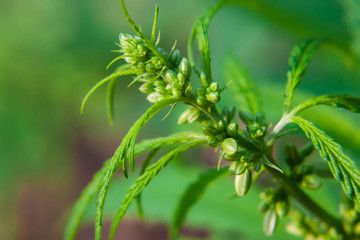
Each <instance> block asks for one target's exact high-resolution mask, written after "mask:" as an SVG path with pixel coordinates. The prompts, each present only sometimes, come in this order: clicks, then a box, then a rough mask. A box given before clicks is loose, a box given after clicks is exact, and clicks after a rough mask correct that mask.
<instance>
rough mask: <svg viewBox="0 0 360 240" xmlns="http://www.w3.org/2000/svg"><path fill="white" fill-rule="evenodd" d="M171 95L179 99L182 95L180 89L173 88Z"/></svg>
mask: <svg viewBox="0 0 360 240" xmlns="http://www.w3.org/2000/svg"><path fill="white" fill-rule="evenodd" d="M172 95H173V96H175V97H181V96H182V95H183V94H182V91H181V90H180V89H178V88H173V90H172Z"/></svg>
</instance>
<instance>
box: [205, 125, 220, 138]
mask: <svg viewBox="0 0 360 240" xmlns="http://www.w3.org/2000/svg"><path fill="white" fill-rule="evenodd" d="M202 129H203V131H204V133H205V135H207V136H214V135H215V134H216V133H217V130H216V128H215V127H214V126H213V125H211V124H205V125H203V127H202Z"/></svg>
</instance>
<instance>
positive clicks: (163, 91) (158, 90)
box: [155, 86, 167, 96]
mask: <svg viewBox="0 0 360 240" xmlns="http://www.w3.org/2000/svg"><path fill="white" fill-rule="evenodd" d="M155 91H156V92H158V93H160V94H161V95H165V96H166V95H167V91H166V89H165V87H160V86H159V87H155Z"/></svg>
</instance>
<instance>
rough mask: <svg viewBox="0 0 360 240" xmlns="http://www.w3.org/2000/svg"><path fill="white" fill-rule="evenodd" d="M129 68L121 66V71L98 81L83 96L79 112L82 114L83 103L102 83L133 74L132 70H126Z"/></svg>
mask: <svg viewBox="0 0 360 240" xmlns="http://www.w3.org/2000/svg"><path fill="white" fill-rule="evenodd" d="M129 67H130V65H128V64H127V65H123V66H122V68H121V69H119V71H117V72H114V73H112V74H110V75H109V76H107V77H106V78H104V79H102V80H100V81H99V82H98V83H96V84H95V85H94V86H93V87H92V88H91V89H90V90H89V91H88V92H87V93H86V95H85V97H84V99H83V101H82V103H81V108H80V112H81V113H83V112H84V106H85V103H86V102H87V100H88V99H89V97H90V96H91V94H93V93H94V92H95V90H96V89H98V88H99V87H100V86H101V85H103V84H104V83H107V82H109V81H111V80H115V79H116V78H118V77H121V76H126V75H130V74H135V72H134V70H131V69H128V68H129Z"/></svg>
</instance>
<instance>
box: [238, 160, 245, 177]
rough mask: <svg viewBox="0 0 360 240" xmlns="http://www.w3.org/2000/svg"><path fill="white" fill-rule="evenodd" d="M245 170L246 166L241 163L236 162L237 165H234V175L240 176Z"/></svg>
mask: <svg viewBox="0 0 360 240" xmlns="http://www.w3.org/2000/svg"><path fill="white" fill-rule="evenodd" d="M245 170H246V164H244V163H242V162H238V164H237V165H236V169H235V174H236V175H242V174H243V173H244V172H245Z"/></svg>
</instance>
